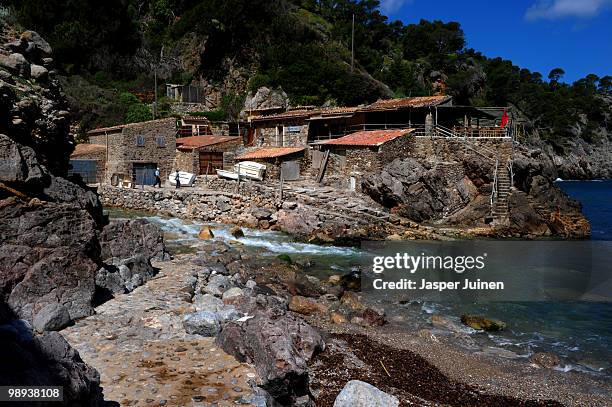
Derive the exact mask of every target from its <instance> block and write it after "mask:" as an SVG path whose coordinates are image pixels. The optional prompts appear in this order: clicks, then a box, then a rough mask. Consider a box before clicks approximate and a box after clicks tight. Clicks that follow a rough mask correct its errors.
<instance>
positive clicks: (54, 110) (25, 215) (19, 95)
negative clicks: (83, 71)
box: [0, 25, 168, 406]
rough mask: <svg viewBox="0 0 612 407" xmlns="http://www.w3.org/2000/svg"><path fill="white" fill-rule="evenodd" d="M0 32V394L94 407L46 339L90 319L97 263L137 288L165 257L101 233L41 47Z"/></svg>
mask: <svg viewBox="0 0 612 407" xmlns="http://www.w3.org/2000/svg"><path fill="white" fill-rule="evenodd" d="M0 28H1V30H2V32H1V35H0V38H3V39H5V40H6V38H9V37H11V36H12V37H13V39H12V40H11V41H10V42H8V43H6V44H5V45H3V46H2V45H0V341H1V342H2V344H1V345H2V346H1V348H2V355H0V356H1V357H2V359H3V360H4V361H6V362H7V363H4V364H3V366H6V367H7V368H8V369H6V368H3V369H0V384H2V385H8V384H20V385H56V386H62V387H63V388H64V404H63V405H67V406H98V405H102V403H103V398H102V391H101V388H100V378H99V375H98V373H97V372H96V371H95V370H94V369H92V368H91V367H89V366H87V365H86V364H85V363H83V361H82V360H81V358H80V357H79V355H78V353H77V352H76V351H75V350H74V349H72V348H71V347H70V345H69V344H68V343H67V342H66V341H65V340H64V339H63V337H62V336H61V335H60V334H59V333H57V332H49V331H57V330H60V329H62V328H64V327H65V326H67V325H68V324H70V323H71V322H72V321H74V320H75V319H78V318H82V317H86V316H88V315H91V314H92V313H93V312H94V308H93V307H94V305H95V294H96V274H97V273H98V270H99V269H100V268H101V265H102V260H103V259H106V258H111V259H115V260H116V262H119V264H118V267H119V268H120V269H121V267H124V268H127V269H128V270H129V271H130V273H129V274H130V276H129V277H130V284H132V285H138V284H142V282H143V281H144V280H146V277H147V276H148V274H147V273H146V272H143V271H139V272H140V275H139V277H138V278H136V279H134V278H133V277H134V275H135V274H138V272H135V269H136V268H138V267H140V268H139V269H138V270H142V269H143V268H144V270H145V271H147V272H148V271H150V270H151V269H152V266H151V263H150V259H151V258H152V257H156V258H159V259H163V258H166V257H167V256H168V254H167V253H166V252H165V249H164V246H163V239H162V237H161V235H160V233H159V232H158V231H157V233H155V231H153V230H151V229H152V228H153V226H152V225H148V224H143V223H138V222H133V223H129V222H125V223H113V224H111V225H110V226H108V227H106V229H105V228H104V226H105V223H106V222H105V219H104V216H103V213H102V205H101V204H100V201H99V199H98V196H97V194H96V193H95V192H94V191H92V190H90V189H89V188H88V187H87V186H85V185H84V184H83V183H82V181H81V180H80V179H78V178H69V177H68V175H67V174H68V169H69V157H70V153H71V152H72V150H73V149H74V140H73V139H72V137H71V136H70V135H69V132H68V130H69V120H68V112H67V111H66V100H65V98H64V95H63V93H62V91H61V88H60V86H59V83H58V81H57V80H56V79H55V72H54V70H53V60H52V58H51V47H50V46H49V44H48V43H47V42H46V41H45V40H44V39H42V38H41V37H40V36H39V35H38V34H37V33H35V32H33V31H26V32H24V33H23V34H21V35H20V36H15V33H14V32H13V31H12V30H11V28H10V27H8V26H5V25H2V26H1V27H0ZM15 37H16V39H15ZM101 237H102V238H101ZM98 280H100V279H98Z"/></svg>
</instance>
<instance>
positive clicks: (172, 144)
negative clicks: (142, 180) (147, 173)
mask: <svg viewBox="0 0 612 407" xmlns="http://www.w3.org/2000/svg"><path fill="white" fill-rule="evenodd" d="M138 136H143V137H144V146H138V145H137V137H138ZM158 136H163V137H164V140H165V145H164V146H163V147H161V146H158V143H157V137H158ZM89 141H90V143H92V144H103V145H106V144H107V143H108V161H107V162H106V174H105V181H106V182H110V179H111V177H112V175H113V174H125V175H127V176H128V177H129V178H131V177H132V174H133V169H134V164H136V163H142V164H146V163H151V164H156V165H157V166H158V167H159V169H160V173H161V178H162V179H167V178H168V175H170V172H172V166H173V163H174V156H175V151H176V120H175V119H174V118H170V119H162V120H153V121H149V122H143V123H133V124H128V125H126V126H124V127H123V128H122V129H120V130H118V131H115V132H113V133H109V134H100V135H91V136H90V137H89Z"/></svg>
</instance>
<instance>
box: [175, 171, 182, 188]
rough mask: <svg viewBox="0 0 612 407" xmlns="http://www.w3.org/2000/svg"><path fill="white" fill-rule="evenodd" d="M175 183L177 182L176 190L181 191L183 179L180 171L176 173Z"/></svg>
mask: <svg viewBox="0 0 612 407" xmlns="http://www.w3.org/2000/svg"><path fill="white" fill-rule="evenodd" d="M174 181H175V182H176V189H179V188H180V187H181V177H180V175H179V172H178V171H177V172H176V175H175V176H174Z"/></svg>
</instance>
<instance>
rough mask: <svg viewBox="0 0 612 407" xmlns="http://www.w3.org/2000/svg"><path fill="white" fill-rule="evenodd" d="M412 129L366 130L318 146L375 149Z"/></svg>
mask: <svg viewBox="0 0 612 407" xmlns="http://www.w3.org/2000/svg"><path fill="white" fill-rule="evenodd" d="M412 130H413V129H391V130H366V131H358V132H356V133H351V134H348V135H346V136H344V137H340V138H337V139H333V140H329V141H325V142H322V143H319V144H323V145H333V146H364V147H376V146H380V145H382V144H384V143H386V142H388V141H391V140H394V139H396V138H398V137H402V136H405V135H406V134H408V133H410V132H412Z"/></svg>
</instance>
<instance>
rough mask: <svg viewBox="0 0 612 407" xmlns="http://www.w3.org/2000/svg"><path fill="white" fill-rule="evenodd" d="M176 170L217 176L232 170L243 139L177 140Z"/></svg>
mask: <svg viewBox="0 0 612 407" xmlns="http://www.w3.org/2000/svg"><path fill="white" fill-rule="evenodd" d="M176 146H177V147H176V157H175V163H174V168H175V169H179V170H180V171H187V172H190V173H193V174H200V175H202V174H206V173H208V174H215V170H216V169H230V168H231V167H232V166H233V164H234V157H235V151H236V149H238V148H239V147H240V146H242V138H240V137H232V136H193V137H180V138H177V139H176Z"/></svg>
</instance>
